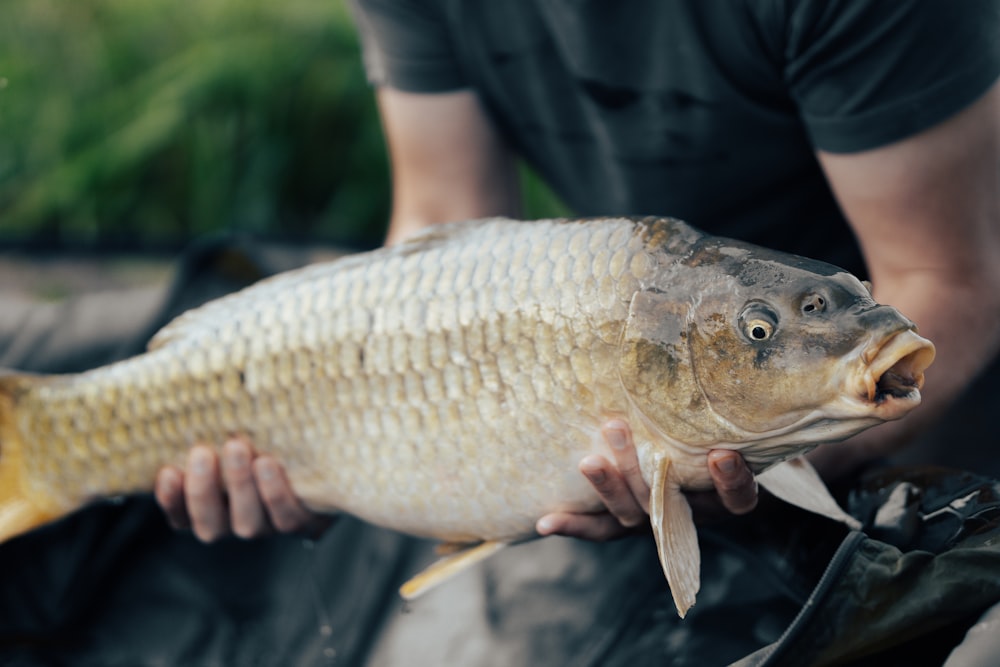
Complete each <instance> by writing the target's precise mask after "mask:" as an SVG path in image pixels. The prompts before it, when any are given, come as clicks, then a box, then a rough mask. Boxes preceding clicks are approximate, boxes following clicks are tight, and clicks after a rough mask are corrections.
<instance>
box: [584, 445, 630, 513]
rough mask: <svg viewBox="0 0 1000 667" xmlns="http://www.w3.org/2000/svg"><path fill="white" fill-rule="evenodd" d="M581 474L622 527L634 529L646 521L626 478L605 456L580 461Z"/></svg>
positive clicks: (595, 456)
mask: <svg viewBox="0 0 1000 667" xmlns="http://www.w3.org/2000/svg"><path fill="white" fill-rule="evenodd" d="M580 472H582V473H583V474H584V476H585V477H586V478H587V479H588V480H589V481H590V483H591V485H593V487H594V489H595V490H596V491H597V495H599V496H600V497H601V502H603V503H604V506H605V507H606V508H607V509H608V511H609V512H610V513H611V515H612V516H614V517H615V518H616V519H617V520H618V521H619V522H620V523H621V524H622V526H624V527H626V528H634V527H635V526H638V525H640V524H641V523H643V522H644V521H645V519H646V512H644V511H643V509H642V507H641V506H640V505H639V502H638V501H637V500H636V499H635V496H633V495H632V490H631V488H630V487H629V485H628V483H627V482H626V481H625V478H624V477H623V476H622V474H621V473H620V472H619V471H618V469H617V468H616V467H614V466H613V465H612V464H611V462H609V461H608V460H607V459H605V458H604V457H603V456H597V455H596V454H595V455H591V456H588V457H586V458H584V459H583V460H582V461H580Z"/></svg>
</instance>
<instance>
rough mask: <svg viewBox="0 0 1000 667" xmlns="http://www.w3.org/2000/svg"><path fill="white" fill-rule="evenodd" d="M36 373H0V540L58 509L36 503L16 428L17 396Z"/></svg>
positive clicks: (52, 516)
mask: <svg viewBox="0 0 1000 667" xmlns="http://www.w3.org/2000/svg"><path fill="white" fill-rule="evenodd" d="M37 381H38V378H37V377H36V376H32V375H20V374H16V373H8V372H0V542H6V541H7V540H9V539H10V538H12V537H16V536H17V535H20V534H21V533H26V532H28V531H30V530H32V529H34V528H37V527H38V526H41V525H42V524H45V523H48V522H49V521H51V520H53V519H55V518H57V517H58V516H59V515H60V514H61V512H59V511H56V510H55V509H54V508H53V507H51V506H49V504H48V503H45V502H39V499H38V498H35V497H34V494H32V493H30V492H29V490H28V488H27V484H26V479H25V470H24V446H25V445H24V441H23V440H22V438H21V434H20V432H19V431H18V429H17V422H16V411H17V403H18V398H19V397H20V396H21V395H22V394H23V393H25V392H26V391H27V390H28V389H29V388H30V387H31V385H33V384H35V383H36V382H37Z"/></svg>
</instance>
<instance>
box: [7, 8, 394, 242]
mask: <svg viewBox="0 0 1000 667" xmlns="http://www.w3.org/2000/svg"><path fill="white" fill-rule="evenodd" d="M4 14H5V15H6V16H5V19H4V21H3V22H2V23H0V44H2V46H0V86H2V88H0V237H3V238H7V239H11V238H14V239H26V238H36V239H38V238H44V239H48V240H50V241H54V242H57V243H67V244H71V245H81V244H82V245H107V244H126V245H139V246H159V247H162V246H164V245H168V246H171V245H176V244H178V243H181V242H184V241H186V240H188V239H190V238H192V237H194V236H198V235H202V234H205V233H208V232H213V231H217V230H229V231H247V232H254V233H265V234H272V235H280V236H282V237H285V238H301V237H307V236H308V237H310V238H323V239H326V240H333V241H341V242H344V241H347V242H372V241H375V242H377V240H378V239H380V238H381V234H382V228H383V225H384V221H385V219H386V215H387V210H388V197H389V195H388V183H387V168H386V163H385V151H384V147H383V144H382V139H381V132H380V128H379V125H378V122H377V119H376V118H375V112H374V108H373V104H374V102H373V98H372V94H371V90H370V89H369V88H368V86H367V84H366V83H365V80H364V75H363V72H362V70H361V67H360V64H359V56H358V45H357V40H356V38H355V34H354V29H353V25H352V24H351V22H350V20H349V17H348V15H347V11H346V9H345V8H344V6H343V4H342V3H341V2H338V1H337V0H282V2H273V1H266V0H199V1H198V2H185V3H177V2H174V1H172V0H143V1H142V2H136V1H135V0H6V2H5V12H4Z"/></svg>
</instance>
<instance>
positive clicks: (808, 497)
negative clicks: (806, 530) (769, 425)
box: [757, 456, 861, 530]
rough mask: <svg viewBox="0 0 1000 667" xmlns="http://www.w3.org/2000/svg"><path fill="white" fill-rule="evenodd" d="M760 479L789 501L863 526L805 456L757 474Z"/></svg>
mask: <svg viewBox="0 0 1000 667" xmlns="http://www.w3.org/2000/svg"><path fill="white" fill-rule="evenodd" d="M757 481H758V482H759V483H760V485H761V486H763V487H764V488H765V489H767V490H768V491H770V492H771V493H773V494H774V495H775V496H777V497H778V498H781V499H782V500H784V501H785V502H787V503H791V504H792V505H795V506H796V507H801V508H802V509H804V510H809V511H810V512H815V513H816V514H821V515H823V516H825V517H829V518H831V519H833V520H834V521H840V522H841V523H844V524H846V525H847V526H849V527H850V528H853V529H854V530H858V529H860V528H861V522H860V521H858V520H857V519H855V518H854V517H853V516H851V515H850V514H848V513H847V512H845V511H844V510H843V509H841V508H840V505H838V504H837V501H836V500H834V498H833V496H831V495H830V491H829V489H827V488H826V484H825V483H824V482H823V480H822V479H821V478H820V476H819V473H817V472H816V469H815V468H813V467H812V464H810V463H809V462H808V461H806V460H805V458H803V457H801V456H799V457H797V458H794V459H791V460H789V461H785V462H784V463H779V464H778V465H776V466H774V467H773V468H770V469H768V470H765V471H764V472H762V473H760V474H759V475H757Z"/></svg>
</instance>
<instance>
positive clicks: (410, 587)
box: [399, 540, 509, 600]
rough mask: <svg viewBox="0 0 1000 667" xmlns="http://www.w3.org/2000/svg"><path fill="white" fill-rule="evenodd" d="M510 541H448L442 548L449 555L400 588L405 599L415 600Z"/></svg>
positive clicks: (400, 592)
mask: <svg viewBox="0 0 1000 667" xmlns="http://www.w3.org/2000/svg"><path fill="white" fill-rule="evenodd" d="M508 544H509V542H494V541H492V540H488V541H486V542H479V543H478V544H472V545H461V544H457V545H456V544H452V543H446V544H443V545H441V547H440V549H441V551H444V552H449V553H448V555H447V556H445V557H443V558H441V559H440V560H437V561H435V562H433V563H431V564H430V566H428V567H427V568H426V569H425V570H424V571H423V572H420V573H419V574H417V575H415V576H414V577H412V578H411V579H410V580H409V581H407V582H406V583H405V584H403V585H402V586H401V587H400V589H399V594H400V595H401V596H402V597H403V599H404V600H413V599H415V598H417V597H419V596H421V595H423V594H424V593H426V592H427V591H429V590H430V589H431V588H433V587H435V586H437V585H438V584H440V583H442V582H443V581H446V580H448V579H450V578H452V577H453V576H455V575H456V574H458V573H459V572H462V571H463V570H465V569H467V568H470V567H472V566H473V565H475V564H476V563H479V562H481V561H483V560H485V559H487V558H489V557H490V556H492V555H493V554H495V553H496V552H498V551H500V550H501V549H503V548H504V547H505V546H507V545H508Z"/></svg>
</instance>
